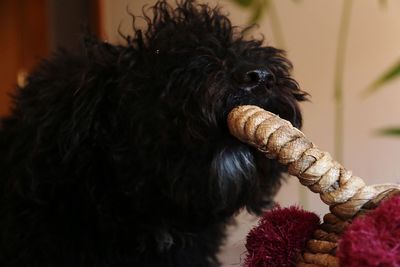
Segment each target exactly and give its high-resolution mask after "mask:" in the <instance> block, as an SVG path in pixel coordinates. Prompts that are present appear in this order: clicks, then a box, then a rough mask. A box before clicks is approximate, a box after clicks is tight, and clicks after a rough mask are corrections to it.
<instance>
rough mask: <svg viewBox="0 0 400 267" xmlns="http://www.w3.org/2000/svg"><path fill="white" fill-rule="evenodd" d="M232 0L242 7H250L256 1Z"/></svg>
mask: <svg viewBox="0 0 400 267" xmlns="http://www.w3.org/2000/svg"><path fill="white" fill-rule="evenodd" d="M232 1H233V2H234V3H236V4H238V5H239V6H242V7H249V6H251V4H252V3H253V2H254V0H232Z"/></svg>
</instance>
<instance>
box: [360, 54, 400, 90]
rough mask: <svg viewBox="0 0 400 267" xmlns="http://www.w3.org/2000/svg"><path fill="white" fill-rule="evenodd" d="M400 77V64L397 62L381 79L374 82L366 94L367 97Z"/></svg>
mask: <svg viewBox="0 0 400 267" xmlns="http://www.w3.org/2000/svg"><path fill="white" fill-rule="evenodd" d="M399 76H400V62H397V63H396V64H395V65H394V66H393V67H391V68H390V69H389V70H387V71H386V72H385V73H383V75H382V76H381V77H379V78H378V79H377V80H376V81H375V82H373V83H372V84H371V85H370V86H369V87H368V88H367V89H366V90H365V92H364V94H365V95H368V94H371V93H374V92H375V91H377V90H378V89H380V88H381V87H382V86H383V85H385V84H387V83H388V82H391V81H392V80H394V79H396V78H398V77H399Z"/></svg>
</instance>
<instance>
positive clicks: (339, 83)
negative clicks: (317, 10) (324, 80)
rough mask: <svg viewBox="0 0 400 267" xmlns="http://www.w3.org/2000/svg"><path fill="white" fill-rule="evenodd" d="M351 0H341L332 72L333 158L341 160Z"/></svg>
mask: <svg viewBox="0 0 400 267" xmlns="http://www.w3.org/2000/svg"><path fill="white" fill-rule="evenodd" d="M352 4H353V1H352V0H343V7H342V13H341V19H340V28H339V36H338V43H337V50H336V64H335V74H334V99H335V125H334V127H335V140H334V153H335V158H336V159H337V160H338V161H339V162H342V161H343V142H344V103H343V102H344V101H343V75H344V66H345V57H346V44H347V37H348V31H349V25H350V17H351V9H352Z"/></svg>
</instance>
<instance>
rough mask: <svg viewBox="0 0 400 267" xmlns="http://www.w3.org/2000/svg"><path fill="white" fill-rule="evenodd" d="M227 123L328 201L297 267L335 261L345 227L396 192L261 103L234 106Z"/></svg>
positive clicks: (399, 189) (397, 187) (335, 263)
mask: <svg viewBox="0 0 400 267" xmlns="http://www.w3.org/2000/svg"><path fill="white" fill-rule="evenodd" d="M228 125H229V129H230V131H231V133H232V134H233V135H234V136H235V137H237V138H238V139H240V140H241V141H243V142H245V143H248V144H250V145H252V146H254V147H256V148H257V149H258V150H260V151H261V152H263V153H264V154H265V155H266V156H267V157H268V158H270V159H276V160H278V161H279V162H280V163H282V164H285V165H287V166H288V172H289V173H290V174H291V175H294V176H297V177H298V178H299V181H300V183H301V184H303V185H305V186H307V187H308V188H309V189H310V190H311V191H313V192H315V193H319V194H320V197H321V200H322V201H323V202H324V203H326V204H327V205H329V210H330V213H328V214H326V215H325V216H324V218H323V223H322V225H321V226H320V228H319V229H318V230H317V231H315V233H314V235H313V239H311V240H309V241H308V243H307V250H306V252H305V253H303V255H302V258H301V259H300V260H299V262H298V266H301V267H303V266H329V267H331V266H332V267H334V266H339V262H338V259H337V258H336V256H335V253H336V248H337V242H338V240H339V237H340V235H341V233H342V232H343V231H344V230H345V229H346V226H348V225H349V224H350V223H351V222H352V220H353V219H354V218H355V217H357V216H360V215H362V214H365V213H366V212H368V211H369V210H372V209H374V208H375V207H377V206H378V205H379V203H380V202H381V201H382V200H384V199H386V198H389V197H391V196H393V195H399V194H400V185H397V184H377V185H369V186H367V185H366V184H365V183H364V181H363V180H362V179H361V178H359V177H357V176H354V175H352V172H351V171H349V170H346V169H345V168H344V167H343V166H342V165H340V164H339V163H338V162H336V161H334V160H333V159H332V158H331V156H330V155H329V153H327V152H324V151H321V150H319V149H318V148H317V147H316V146H315V145H314V144H313V143H312V142H311V141H309V140H308V139H307V138H306V137H305V135H304V134H303V133H302V132H301V131H299V130H298V129H296V128H295V127H293V126H292V125H291V123H290V122H288V121H286V120H283V119H281V118H279V116H277V115H275V114H273V113H270V112H268V111H265V110H263V109H261V108H259V107H256V106H240V107H237V108H235V109H234V110H232V111H231V113H230V114H229V116H228Z"/></svg>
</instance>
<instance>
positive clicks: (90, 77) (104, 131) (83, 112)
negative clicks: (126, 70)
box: [60, 43, 121, 160]
mask: <svg viewBox="0 0 400 267" xmlns="http://www.w3.org/2000/svg"><path fill="white" fill-rule="evenodd" d="M86 53H87V63H86V64H87V66H86V67H85V68H83V69H82V70H81V74H80V80H79V82H78V83H76V84H74V86H75V88H74V89H73V91H72V92H70V93H72V98H71V104H70V105H71V106H70V111H71V113H70V114H69V116H68V119H67V120H66V122H65V124H64V126H63V127H62V128H63V131H64V132H63V133H62V137H61V140H62V144H60V145H62V146H63V148H64V151H63V153H65V154H64V159H65V160H67V159H68V158H70V157H74V156H76V153H79V152H78V151H80V150H82V149H80V148H82V147H85V148H86V149H87V148H89V149H93V148H97V149H98V148H100V147H103V146H104V145H106V144H104V143H102V142H105V139H107V138H109V136H108V135H109V134H110V133H111V132H112V131H113V129H112V128H113V127H115V125H114V124H115V121H116V117H117V113H116V109H117V106H118V103H119V99H120V97H121V96H120V95H119V94H120V93H121V92H120V91H119V88H118V82H119V81H118V79H117V78H116V77H118V74H117V72H118V68H117V67H116V66H115V65H116V57H117V56H118V54H119V53H118V52H117V51H116V48H115V47H113V46H111V45H108V44H105V43H95V44H92V45H91V46H87V48H86ZM114 130H115V129H114Z"/></svg>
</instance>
